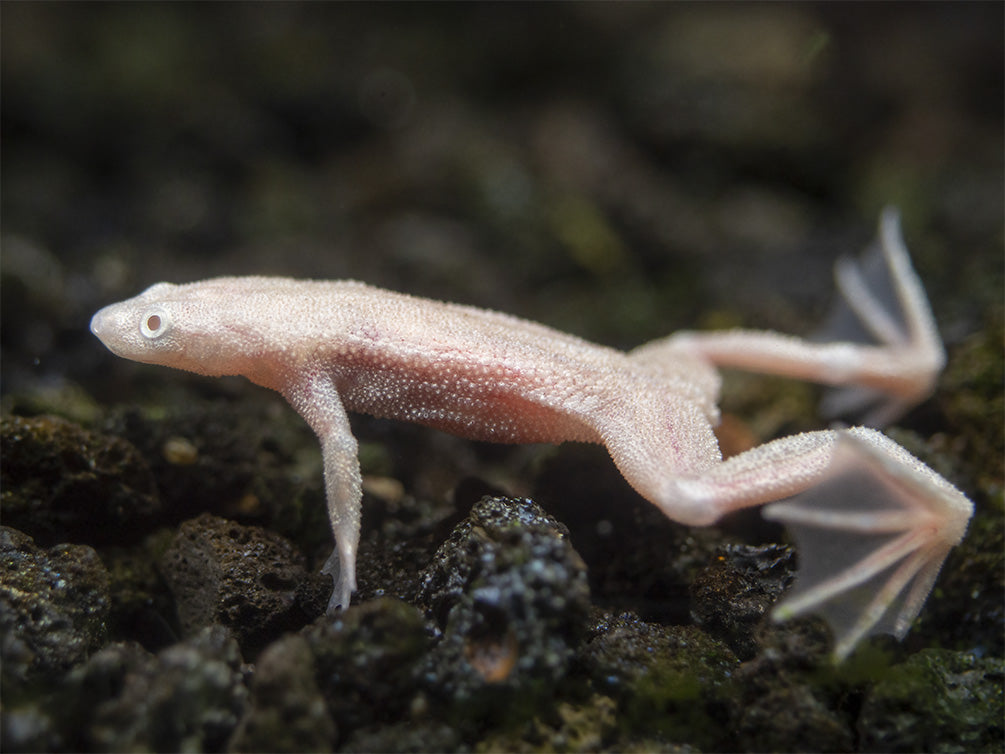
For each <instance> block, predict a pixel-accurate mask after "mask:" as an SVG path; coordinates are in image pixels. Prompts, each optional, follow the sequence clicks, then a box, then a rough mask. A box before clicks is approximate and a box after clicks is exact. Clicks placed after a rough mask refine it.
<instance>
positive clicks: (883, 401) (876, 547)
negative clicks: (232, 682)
mask: <svg viewBox="0 0 1005 754" xmlns="http://www.w3.org/2000/svg"><path fill="white" fill-rule="evenodd" d="M880 252H881V254H882V264H883V266H884V271H885V273H886V274H887V275H888V277H889V279H890V281H891V283H892V287H893V291H894V294H895V295H894V298H893V301H885V300H881V297H879V296H878V295H876V294H874V293H872V292H871V290H870V285H869V281H868V280H867V279H866V278H867V276H866V275H864V274H863V273H862V272H861V270H860V268H859V267H858V266H857V265H856V264H855V263H854V262H848V261H844V262H842V263H840V264H839V268H838V286H839V290H840V292H841V293H842V295H843V296H844V299H845V301H846V305H847V306H848V307H849V308H850V310H851V311H852V312H853V314H854V316H855V317H856V318H857V319H858V321H859V322H860V323H861V324H862V326H863V328H864V329H865V330H866V331H868V332H869V333H870V335H871V337H872V340H873V341H875V342H873V343H869V344H862V343H853V342H835V343H810V342H807V341H804V340H800V339H798V338H794V337H790V336H785V335H780V334H776V333H769V332H750V331H731V332H726V333H678V334H677V335H675V336H671V337H669V338H665V339H662V340H658V341H654V342H652V343H648V344H646V345H644V346H642V347H640V348H638V349H635V350H634V351H631V352H629V353H624V352H621V351H617V350H614V349H610V348H605V347H603V346H599V345H595V344H592V343H589V342H587V341H584V340H582V339H580V338H577V337H574V336H571V335H567V334H564V333H561V332H558V331H556V330H552V329H550V328H548V327H545V326H543V325H539V324H535V323H533V322H528V321H525V320H521V319H518V318H516V317H511V316H508V315H505V314H500V313H497V312H492V311H488V310H483V309H477V308H474V307H467V306H459V305H456V304H447V303H443V302H439V301H432V300H428V299H420V298H416V297H412V296H407V295H403V294H399V293H392V292H389V291H384V290H380V289H377V288H373V287H370V286H367V285H363V284H361V283H357V282H351V281H331V282H325V281H310V280H292V279H288V278H268V277H235V278H216V279H212V280H205V281H202V282H197V283H189V284H185V285H172V284H169V283H158V284H157V285H154V286H152V287H151V288H149V289H147V290H146V291H144V292H143V293H142V294H140V295H139V296H137V297H135V298H132V299H129V300H127V301H123V302H121V303H118V304H113V305H111V306H108V307H105V308H104V309H102V310H101V311H99V312H98V313H97V314H95V315H94V318H93V319H92V321H91V331H92V332H93V333H94V334H95V335H97V336H98V338H100V339H101V341H102V342H103V343H104V344H105V345H106V346H107V347H108V348H109V349H110V350H112V351H113V352H114V353H116V354H118V355H119V356H122V357H124V358H128V359H133V360H135V361H141V362H145V363H151V364H161V365H164V366H171V367H176V368H179V369H185V370H189V371H193V372H197V373H199V374H205V375H213V376H216V375H233V374H240V375H244V376H245V377H247V378H248V379H250V380H252V381H253V382H255V383H257V384H259V385H263V386H265V387H268V388H271V389H274V390H277V391H279V392H280V393H282V394H283V395H284V396H285V397H286V399H287V400H288V401H289V403H290V405H292V406H293V408H294V409H296V410H297V411H298V412H299V413H300V414H301V416H303V418H304V419H305V420H306V421H307V423H308V424H310V426H311V427H312V428H313V429H314V431H315V432H316V433H317V434H318V437H319V439H320V441H321V448H322V453H323V458H324V472H325V486H326V493H327V500H328V512H329V517H330V519H331V525H332V530H333V532H334V536H335V543H336V546H335V550H334V552H333V553H332V557H331V558H330V559H329V561H328V563H327V564H326V566H325V569H324V570H325V572H326V573H330V574H332V576H333V577H334V578H335V590H334V592H333V594H332V597H331V601H330V603H329V611H333V610H335V609H337V608H338V607H340V606H341V607H345V606H347V605H348V604H349V600H350V596H351V594H352V592H353V591H354V590H355V588H356V580H355V563H356V547H357V544H358V540H359V522H360V504H361V499H362V492H361V479H360V471H359V463H358V460H357V446H356V440H355V438H354V437H353V435H352V432H351V430H350V427H349V422H348V419H347V416H346V412H347V411H359V412H365V413H369V414H373V415H376V416H383V417H390V418H395V419H401V420H404V421H412V422H418V423H420V424H425V425H427V426H431V427H436V428H438V429H442V430H445V431H448V432H452V433H454V434H457V435H460V436H462V437H468V438H472V439H478V440H490V441H496V442H510V443H514V442H517V443H519V442H556V443H557V442H564V441H580V442H597V443H603V444H604V445H605V446H606V447H607V449H608V451H609V452H610V454H611V457H612V459H613V460H614V463H615V464H616V465H617V467H618V469H619V470H620V471H621V473H622V474H623V475H624V477H625V479H626V480H627V481H628V482H629V483H630V484H631V485H632V487H634V488H635V489H636V490H637V491H638V492H639V494H641V495H642V496H643V497H645V498H646V499H647V500H649V501H650V502H652V503H653V504H655V505H656V506H658V507H659V508H660V510H662V511H663V512H664V513H665V514H666V515H667V516H668V517H669V518H671V519H673V520H675V521H679V522H681V523H683V524H688V525H692V526H704V525H708V524H711V523H713V522H715V521H717V520H718V519H719V518H721V517H722V516H723V515H725V514H727V513H729V512H732V511H735V510H739V509H741V508H746V507H750V506H755V505H761V504H763V503H766V502H772V501H777V500H781V499H782V498H788V497H791V496H794V495H796V496H797V497H795V498H794V499H793V500H792V501H788V502H782V503H775V504H774V505H771V506H769V507H768V508H767V509H766V515H768V517H770V518H772V519H775V520H778V521H780V522H782V523H784V524H786V525H787V526H788V527H790V528H791V529H792V530H793V532H794V534H795V536H796V538H797V540H798V542H799V545H800V559H801V561H802V562H803V564H804V565H803V567H802V569H801V571H800V573H799V574H798V576H797V583H796V586H795V588H794V590H793V591H792V593H791V594H790V595H789V596H788V598H787V599H786V600H785V601H783V602H782V603H781V604H780V605H779V606H778V607H777V608H776V611H775V616H776V617H777V618H782V619H783V618H787V617H790V616H793V615H798V614H802V613H806V612H819V613H821V614H823V615H824V616H825V617H826V618H827V620H828V621H829V622H830V623H831V625H832V626H833V628H834V630H835V633H836V635H837V646H836V649H835V654H836V656H837V657H838V658H843V657H844V656H846V655H847V654H848V653H849V652H850V651H851V650H852V649H853V647H854V646H855V644H856V643H857V642H858V641H859V640H861V639H862V638H863V637H864V636H867V635H868V634H870V633H875V632H878V631H890V632H893V633H895V634H897V635H898V636H903V635H904V633H906V631H907V630H908V628H909V626H910V623H911V621H912V620H913V619H914V617H915V616H916V615H917V614H918V611H919V610H920V609H921V606H922V605H923V604H924V601H925V599H926V597H927V595H928V592H929V590H930V589H931V586H932V583H933V582H934V580H935V577H936V575H937V574H938V571H939V568H940V566H941V564H942V561H943V560H944V558H945V556H946V554H947V553H948V552H949V550H950V549H951V548H952V547H953V546H954V545H956V544H958V543H959V542H960V540H961V539H962V537H963V534H964V533H965V531H966V526H967V522H968V521H969V519H970V516H971V513H972V505H971V503H970V501H969V500H967V499H966V498H965V497H964V496H963V495H962V494H961V493H960V492H959V491H958V490H956V489H955V488H954V487H952V486H951V485H950V484H949V483H948V482H946V481H945V480H944V479H943V478H942V477H940V476H938V475H937V474H936V473H935V472H933V471H932V470H931V469H929V468H928V467H926V466H924V465H923V464H922V463H921V462H919V461H917V460H916V459H915V458H913V457H912V456H910V455H909V454H908V453H907V452H906V451H904V450H903V449H902V448H900V447H899V446H898V445H896V444H895V443H893V442H892V441H891V440H889V439H887V438H886V437H885V436H884V435H882V434H881V433H879V432H877V431H875V430H872V429H866V428H863V427H857V428H852V429H849V430H826V431H820V432H809V433H804V434H800V435H795V436H791V437H785V438H781V439H778V440H774V441H773V442H770V443H767V444H765V445H762V446H760V447H757V448H754V449H753V450H750V451H748V452H746V453H743V454H741V455H739V456H736V457H733V458H730V459H729V460H727V461H725V462H724V461H723V460H722V457H721V454H720V452H719V448H718V444H717V442H716V439H715V436H714V434H713V431H712V428H713V426H714V424H715V423H716V422H717V421H718V409H717V407H716V401H717V398H718V391H719V377H718V373H717V370H716V367H718V366H732V367H738V368H743V369H750V370H756V371H762V372H770V373H774V374H781V375H788V376H793V377H798V378H802V379H807V380H813V381H817V382H822V383H825V384H829V385H835V386H840V387H842V388H843V389H845V390H849V388H853V389H854V390H849V392H848V393H847V395H846V396H845V397H846V398H847V397H849V396H850V398H851V403H852V404H856V403H862V404H865V403H872V404H875V405H874V407H873V410H872V413H871V414H870V417H871V419H872V421H873V423H880V422H882V421H884V420H889V419H891V418H894V417H896V416H897V415H898V414H899V413H901V412H903V411H904V410H906V409H907V408H909V407H910V406H911V405H913V404H914V403H916V402H917V401H919V400H922V399H923V398H925V397H926V396H927V395H928V394H929V393H930V392H931V390H932V388H933V385H934V383H935V379H936V377H937V375H938V372H939V371H940V369H941V368H942V365H943V363H944V355H943V351H942V346H941V343H940V341H939V337H938V334H937V331H936V329H935V325H934V323H933V321H932V316H931V312H930V310H929V307H928V303H927V300H926V298H925V295H924V291H923V289H922V287H921V284H920V283H919V281H918V279H917V277H916V276H915V274H914V272H913V270H912V269H911V265H910V260H909V258H908V255H907V251H906V249H905V248H904V245H903V241H902V240H901V237H900V230H899V225H898V221H897V217H896V214H895V213H893V212H892V211H889V210H888V211H887V212H885V213H884V215H883V218H882V220H881V224H880ZM842 489H856V490H861V489H865V490H868V500H869V504H868V505H867V506H864V507H862V506H854V505H848V504H847V500H848V499H849V496H848V495H847V494H843V493H842ZM839 534H840V535H842V536H845V537H850V538H851V540H852V541H854V542H858V543H860V544H861V543H866V545H864V546H857V547H855V546H851V547H842V548H835V547H832V546H830V545H829V543H830V542H833V541H835V538H836V537H837V536H838V535H839ZM877 534H882V536H881V537H877V536H875V535H877ZM863 590H868V591H869V596H868V597H867V598H865V599H863V597H862V591H863Z"/></svg>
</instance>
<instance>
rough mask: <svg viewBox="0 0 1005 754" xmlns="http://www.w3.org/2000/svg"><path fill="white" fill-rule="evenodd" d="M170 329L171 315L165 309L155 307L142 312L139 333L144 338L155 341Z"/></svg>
mask: <svg viewBox="0 0 1005 754" xmlns="http://www.w3.org/2000/svg"><path fill="white" fill-rule="evenodd" d="M170 329H171V315H170V314H169V313H168V311H167V309H165V308H163V307H161V306H155V307H152V308H150V309H147V310H146V311H145V312H143V318H142V319H141V320H140V332H141V333H142V334H143V337H144V338H147V339H149V340H156V339H157V338H159V337H161V336H162V335H164V334H165V333H166V332H167V331H168V330H170Z"/></svg>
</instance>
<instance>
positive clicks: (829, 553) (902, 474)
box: [764, 429, 973, 660]
mask: <svg viewBox="0 0 1005 754" xmlns="http://www.w3.org/2000/svg"><path fill="white" fill-rule="evenodd" d="M972 511H973V506H972V504H971V503H970V501H969V500H967V499H966V498H965V497H964V496H963V494H962V493H961V492H959V490H957V489H956V488H955V487H953V486H952V485H950V484H949V483H948V482H947V481H945V480H944V479H943V478H942V477H940V476H939V475H937V474H935V472H933V471H931V470H930V469H929V468H928V467H926V466H924V465H923V464H921V463H920V462H918V461H917V460H916V459H914V458H913V457H912V456H911V455H910V454H909V453H907V451H905V450H903V449H902V448H901V447H900V446H899V445H897V444H896V443H894V442H893V441H891V440H889V439H887V438H886V437H885V436H883V435H881V434H880V433H878V432H874V431H872V430H866V429H855V430H851V431H849V432H841V433H840V436H839V438H838V440H837V442H836V443H835V446H834V450H833V456H832V460H831V462H830V464H829V466H828V469H827V472H826V473H825V475H824V476H823V478H822V479H821V480H820V481H819V483H817V484H816V485H815V486H813V487H812V488H811V489H808V490H807V491H806V492H804V493H801V494H800V495H798V496H797V497H795V498H792V499H791V500H790V501H786V502H781V503H774V504H772V505H769V506H767V507H766V508H765V509H764V515H765V517H766V518H769V519H772V520H775V521H778V522H780V523H782V524H784V525H785V526H786V528H787V529H788V530H789V531H790V532H791V533H792V534H793V536H794V537H795V539H796V543H797V546H798V549H799V558H800V567H799V572H798V573H797V574H796V582H795V586H794V587H793V589H792V591H791V592H790V593H789V594H788V595H787V596H786V598H785V599H784V600H783V601H782V602H781V603H780V604H779V605H778V606H777V607H776V608H775V611H774V614H773V615H774V618H775V619H776V620H785V619H787V618H791V617H794V616H797V615H802V614H805V613H818V614H821V615H822V616H823V617H824V618H825V619H826V620H827V622H828V623H829V624H830V626H831V628H832V629H833V630H834V632H835V635H836V640H837V643H836V646H835V649H834V655H835V657H836V658H837V659H838V660H841V659H843V658H844V657H846V656H847V655H848V654H849V653H850V652H851V650H852V649H853V648H854V646H855V645H856V644H857V643H858V642H859V641H860V640H861V639H862V638H864V637H865V636H868V635H871V634H876V633H893V634H894V635H895V636H897V637H898V638H902V637H903V636H904V635H905V634H906V633H907V631H908V629H909V628H910V625H911V622H912V621H913V620H914V618H915V617H916V616H917V615H918V612H919V611H920V609H921V607H922V605H923V604H924V602H925V599H926V597H927V596H928V593H929V591H930V590H931V588H932V584H933V583H934V582H935V578H936V576H937V575H938V573H939V569H940V568H941V566H942V562H943V560H944V559H945V557H946V555H947V554H948V553H949V551H950V550H951V549H952V547H953V546H954V545H956V544H958V543H959V542H960V540H962V538H963V534H964V533H965V531H966V526H967V522H968V521H969V519H970V515H971V513H972Z"/></svg>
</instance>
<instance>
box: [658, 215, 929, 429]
mask: <svg viewBox="0 0 1005 754" xmlns="http://www.w3.org/2000/svg"><path fill="white" fill-rule="evenodd" d="M866 256H867V259H865V260H864V261H863V262H857V261H854V260H851V259H842V260H841V261H839V262H838V264H837V266H836V268H835V278H836V281H837V287H838V292H839V293H840V294H841V298H842V303H841V306H839V307H838V312H837V313H836V315H835V316H834V317H833V318H832V325H831V328H830V332H831V334H833V335H835V336H838V337H840V338H842V340H839V341H834V342H829V343H820V342H811V341H808V340H803V339H801V338H796V337H793V336H789V335H781V334H778V333H772V332H757V331H750V330H730V331H725V332H710V333H705V332H682V333H677V334H676V335H673V336H671V337H669V338H666V339H665V340H664V341H662V344H663V347H664V348H672V349H673V350H675V351H676V352H677V353H678V354H693V355H695V356H701V357H703V358H705V359H707V360H708V361H710V362H711V363H713V364H716V365H718V366H725V367H736V368H739V369H746V370H749V371H756V372H764V373H766V374H778V375H782V376H786V377H795V378H798V379H804V380H811V381H814V382H820V383H823V384H826V385H831V386H835V387H837V388H839V389H838V390H835V391H834V392H833V393H832V394H831V395H829V396H828V397H827V398H826V399H825V405H824V409H825V410H826V411H828V412H829V413H832V414H836V413H841V412H846V411H859V410H868V413H867V414H866V415H865V417H864V421H865V423H866V424H869V425H871V426H882V425H884V424H887V423H889V422H891V421H893V420H895V419H896V418H897V417H898V416H900V415H901V414H903V413H904V412H905V411H906V410H908V409H909V408H911V406H913V405H915V404H917V403H918V402H920V401H922V400H924V399H925V398H926V397H928V395H929V394H930V393H931V392H932V389H933V388H934V386H935V380H936V378H937V376H938V374H939V372H940V371H941V370H942V367H943V366H944V365H945V352H944V350H943V348H942V342H941V340H940V339H939V335H938V331H937V329H936V327H935V322H934V319H933V318H932V312H931V308H930V307H929V305H928V299H927V298H926V297H925V291H924V288H923V287H922V285H921V282H920V281H919V280H918V277H917V275H916V274H915V272H914V270H913V269H912V267H911V260H910V257H909V255H908V253H907V248H906V246H905V245H904V239H903V237H902V236H901V232H900V220H899V217H898V215H897V212H896V210H894V209H892V208H887V209H886V210H884V212H883V214H882V216H881V218H880V227H879V243H878V244H876V246H875V248H874V250H873V253H872V254H871V255H869V254H867V255H866Z"/></svg>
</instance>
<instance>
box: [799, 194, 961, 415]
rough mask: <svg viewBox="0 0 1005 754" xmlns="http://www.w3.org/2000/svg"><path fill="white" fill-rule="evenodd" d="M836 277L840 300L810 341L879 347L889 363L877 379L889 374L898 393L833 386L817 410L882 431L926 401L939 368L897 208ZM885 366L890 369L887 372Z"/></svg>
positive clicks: (863, 385)
mask: <svg viewBox="0 0 1005 754" xmlns="http://www.w3.org/2000/svg"><path fill="white" fill-rule="evenodd" d="M834 278H835V282H836V284H837V288H838V292H839V293H840V298H839V299H838V300H837V302H836V303H835V306H834V308H833V309H832V311H831V314H830V317H829V320H828V322H827V323H826V324H825V325H824V327H823V328H821V330H820V331H819V332H818V333H817V337H816V338H815V339H816V340H821V341H846V342H851V343H860V344H863V345H864V346H866V347H872V348H875V349H878V350H879V351H880V353H881V354H882V356H881V358H885V359H886V360H887V362H888V363H887V365H883V366H880V365H876V366H877V367H878V368H876V369H875V372H876V376H877V377H883V372H884V371H887V370H889V371H891V372H892V373H893V374H892V376H893V377H894V378H895V379H894V380H893V381H891V382H892V383H893V384H894V385H895V387H896V389H895V390H891V389H889V387H888V386H886V385H883V384H870V382H869V380H868V379H866V380H861V381H859V382H858V383H857V384H852V385H848V386H842V387H835V388H833V389H832V390H830V391H828V393H827V394H826V395H825V396H824V399H823V402H822V404H821V410H822V412H823V413H824V414H825V415H827V416H832V417H833V416H838V415H848V414H855V415H858V416H860V417H861V420H862V422H863V423H864V424H867V425H869V426H884V425H886V424H889V423H890V422H892V421H895V420H896V419H897V418H899V417H900V416H901V415H902V414H903V413H905V412H906V411H907V410H908V409H910V408H911V407H912V406H913V405H915V404H916V403H918V402H919V401H921V400H923V399H924V398H925V397H927V396H928V395H929V394H930V393H931V391H932V389H933V388H934V386H935V380H936V378H937V376H938V374H939V372H940V371H941V370H942V367H943V366H944V365H945V352H944V350H943V348H942V341H941V339H940V338H939V334H938V330H937V329H936V326H935V322H934V319H933V317H932V311H931V308H930V307H929V305H928V299H927V298H926V296H925V291H924V288H923V287H922V285H921V282H920V281H919V280H918V277H917V275H916V274H915V273H914V270H913V269H912V267H911V260H910V257H909V255H908V252H907V247H906V246H905V244H904V239H903V235H902V234H901V230H900V215H899V213H898V212H897V210H896V209H895V208H893V207H887V208H886V209H884V210H883V213H882V215H881V216H880V221H879V237H878V238H877V240H876V242H874V243H873V244H872V245H871V246H870V247H869V248H868V249H867V250H866V251H865V253H864V254H863V255H862V257H861V258H860V259H857V260H856V259H853V258H850V257H843V258H841V259H839V260H838V262H837V264H836V265H835V267H834ZM890 365H896V368H895V369H893V370H890ZM898 372H899V373H898Z"/></svg>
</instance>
